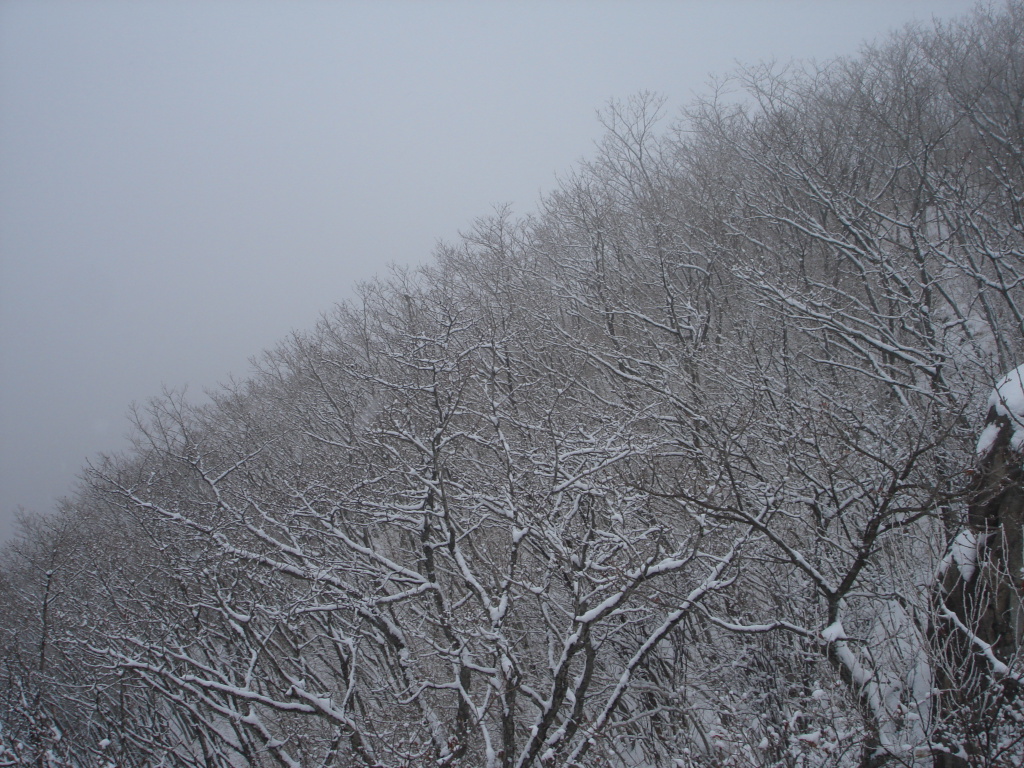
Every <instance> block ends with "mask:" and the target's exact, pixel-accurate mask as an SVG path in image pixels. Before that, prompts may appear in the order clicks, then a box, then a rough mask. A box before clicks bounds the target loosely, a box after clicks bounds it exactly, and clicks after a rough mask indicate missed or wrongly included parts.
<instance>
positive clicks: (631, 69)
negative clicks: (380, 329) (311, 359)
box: [0, 0, 972, 539]
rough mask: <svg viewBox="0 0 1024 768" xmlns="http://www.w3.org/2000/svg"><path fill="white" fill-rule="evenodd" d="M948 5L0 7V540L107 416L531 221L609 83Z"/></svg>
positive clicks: (694, 81) (239, 359) (662, 83)
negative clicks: (444, 247)
mask: <svg viewBox="0 0 1024 768" xmlns="http://www.w3.org/2000/svg"><path fill="white" fill-rule="evenodd" d="M971 6H972V3H970V2H966V1H955V0H930V1H929V2H911V1H907V0H896V1H894V0H888V1H886V2H872V1H870V0H862V1H861V2H856V3H839V2H821V1H820V0H814V1H809V2H714V3H712V2H672V3H668V2H629V3H627V2H566V1H563V2H556V3H547V2H517V3H497V2H492V3H485V2H473V3H469V2H422V3H414V2H375V3H370V2H358V3H357V2H349V3H341V2H338V3H327V2H283V1H282V2H275V3H269V2H268V3H263V2H202V3H187V2H138V3H127V2H123V3H122V2H118V3H106V2H96V1H93V2H89V3H75V2H68V3H62V2H47V3H37V2H25V1H16V0H8V1H7V2H5V3H3V4H0V539H3V538H6V537H9V536H10V535H11V534H12V533H13V531H14V530H15V528H14V525H13V523H12V520H13V519H14V516H15V513H16V512H17V510H18V509H19V508H24V509H26V510H30V511H37V512H46V511H49V510H52V509H53V508H54V506H55V503H56V500H57V499H58V498H59V497H60V496H62V495H66V494H69V493H71V492H73V489H74V485H75V482H76V479H75V478H76V475H77V474H78V473H79V472H80V470H81V468H82V466H83V465H84V464H85V462H87V461H88V460H89V459H90V458H94V457H96V456H97V455H98V454H99V453H101V452H116V451H119V450H123V449H124V448H125V447H126V446H127V444H128V443H127V440H126V437H125V435H126V434H127V432H128V431H129V421H128V419H127V416H126V414H127V412H128V410H129V407H130V405H131V404H132V403H133V402H137V403H144V402H145V401H146V400H147V399H148V398H150V397H152V396H154V395H157V394H159V393H160V392H161V390H162V389H164V388H174V389H177V388H181V387H186V386H187V387H188V388H189V391H190V392H193V393H194V396H196V397H201V396H202V392H203V391H204V390H205V389H209V388H212V387H215V386H216V385H217V383H218V382H222V381H224V380H226V379H227V377H229V376H232V375H233V376H235V377H245V376H246V374H247V371H248V370H249V360H250V359H251V358H252V357H253V356H256V355H258V354H259V353H260V352H261V350H264V349H267V348H270V347H272V346H273V345H274V344H275V343H276V342H277V341H278V340H280V339H282V338H284V337H286V336H287V335H288V334H289V333H290V332H292V331H293V330H295V329H303V328H308V327H310V326H312V325H313V324H314V323H315V322H316V319H317V317H318V315H319V314H320V313H322V312H324V311H326V310H328V309H329V308H330V307H331V306H332V304H333V303H335V302H337V301H339V300H343V299H346V298H348V297H351V296H352V295H353V288H354V287H355V286H356V285H357V284H358V282H359V281H362V280H366V279H369V278H370V277H372V276H373V275H374V274H376V273H379V272H381V271H382V270H384V269H386V268H387V265H389V264H392V263H394V264H397V265H414V264H416V263H419V262H422V261H424V260H426V259H428V258H429V256H430V253H431V251H432V249H433V247H434V246H435V244H436V243H437V241H438V240H439V239H447V240H450V239H453V238H455V237H457V234H458V231H459V230H460V229H466V228H468V227H469V226H470V225H471V223H472V221H473V219H474V218H475V217H478V216H481V215H486V214H488V213H489V212H490V211H492V210H493V208H494V207H495V206H497V205H502V204H505V203H510V204H511V205H512V206H513V208H514V210H515V211H517V212H520V213H528V212H529V211H530V210H531V209H532V208H533V207H534V205H535V204H536V202H537V200H538V198H539V196H540V195H541V194H542V193H543V192H544V191H545V190H550V189H552V188H553V187H554V186H555V185H556V184H557V174H558V173H562V172H566V171H568V170H569V169H570V168H571V166H572V164H573V163H574V162H575V161H577V160H578V159H579V158H583V157H586V156H587V155H588V154H590V152H591V150H592V147H593V144H594V142H595V141H596V140H597V139H598V138H599V136H600V134H601V127H600V124H599V122H598V120H597V118H596V116H595V112H596V110H598V109H599V108H601V107H602V105H603V104H605V103H606V102H607V101H608V99H609V98H627V97H628V96H630V95H631V94H633V93H636V92H637V91H640V90H652V91H657V92H659V93H661V94H663V95H664V96H665V98H666V99H667V105H668V113H669V115H670V116H671V115H674V114H675V113H676V112H677V111H678V109H679V108H680V107H681V106H682V105H684V104H686V103H687V102H688V101H690V100H691V99H692V98H693V97H694V96H695V95H696V94H701V93H707V92H708V85H707V84H708V78H709V75H711V74H724V73H727V72H729V71H731V70H734V69H735V67H736V65H737V63H755V62H758V61H764V60H769V59H776V60H778V61H780V62H783V63H784V62H786V61H788V60H790V59H808V58H814V59H819V60H823V59H828V58H831V57H833V56H836V55H845V54H853V53H856V51H857V50H858V48H859V47H860V45H861V44H862V43H863V42H864V41H865V40H869V39H872V38H878V37H880V36H883V35H884V34H886V32H887V31H889V30H893V29H896V28H898V27H901V26H903V25H904V24H906V23H908V22H912V21H920V22H922V23H931V22H930V19H931V17H932V15H933V14H934V15H935V16H937V17H940V18H942V17H949V16H952V15H958V14H961V13H964V12H965V11H967V10H968V9H969V8H970V7H971Z"/></svg>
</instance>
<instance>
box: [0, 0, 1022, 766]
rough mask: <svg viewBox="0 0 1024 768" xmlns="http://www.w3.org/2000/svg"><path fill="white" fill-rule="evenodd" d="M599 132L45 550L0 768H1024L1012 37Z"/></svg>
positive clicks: (59, 532) (18, 593) (28, 603)
mask: <svg viewBox="0 0 1024 768" xmlns="http://www.w3.org/2000/svg"><path fill="white" fill-rule="evenodd" d="M602 121H603V124H604V127H605V129H606V134H605V138H604V140H603V142H602V143H601V145H600V146H599V149H598V152H597V154H596V156H595V157H594V158H593V159H592V160H590V161H588V162H586V163H582V164H580V165H579V166H578V167H577V168H575V169H574V170H573V171H572V172H571V173H569V174H568V175H566V177H565V178H564V179H563V180H562V182H561V184H560V187H559V189H557V190H556V191H555V192H553V193H551V194H550V195H548V196H546V197H545V198H544V199H543V200H542V202H541V204H540V207H539V210H538V212H537V213H536V214H535V215H533V216H529V217H518V218H517V217H514V216H512V215H511V213H510V212H509V211H507V210H504V209H501V210H498V211H496V212H495V214H494V215H493V216H491V217H488V218H484V219H481V220H479V221H477V222H476V223H475V224H474V225H473V227H472V229H471V230H470V231H469V232H467V233H465V234H464V235H463V236H462V239H461V240H460V242H458V243H453V244H447V245H443V246H441V247H439V248H438V250H437V253H436V257H435V259H434V260H433V262H432V263H431V264H430V265H428V266H426V267H424V268H422V269H420V270H417V271H408V270H394V271H393V272H392V273H391V274H390V275H389V276H387V277H382V278H380V279H377V280H375V281H372V282H370V283H368V284H366V285H364V286H362V288H361V292H360V298H359V300H358V301H355V302H351V303H348V304H344V305H341V306H338V307H336V308H335V309H334V310H333V311H332V312H331V313H330V314H328V315H326V316H325V317H324V318H323V320H322V321H321V322H320V323H319V325H318V326H317V327H316V328H314V329H312V330H310V331H309V332H307V333H302V334H296V335H295V336H293V337H292V338H291V339H289V340H287V341H286V342H284V343H282V344H281V345H280V346H279V347H277V348H276V349H274V350H271V351H269V352H267V353H266V354H265V355H264V356H263V357H262V358H261V359H260V360H259V361H258V365H257V370H256V372H255V374H254V376H253V377H252V378H251V379H250V380H248V381H245V382H240V383H235V384H233V385H231V386H230V387H226V388H225V389H223V390H222V391H220V392H218V393H215V394H214V395H213V397H212V402H211V403H210V404H208V405H205V406H201V407H200V406H196V405H193V404H191V403H189V401H188V400H187V399H186V398H185V397H184V396H183V395H182V394H179V393H167V394H165V395H164V396H162V397H160V398H157V399H154V400H153V401H152V402H151V403H150V404H149V405H148V406H147V407H145V408H142V409H139V410H138V411H137V412H136V413H135V442H134V444H133V447H132V448H131V450H129V451H128V452H126V453H125V454H124V455H122V456H111V457H104V458H101V459H99V460H97V461H96V462H95V463H94V464H93V465H91V466H90V467H88V468H87V469H86V471H85V474H84V477H83V483H82V486H81V489H80V491H79V492H78V493H77V494H76V495H75V496H74V497H72V498H70V499H68V500H67V501H66V502H65V503H64V505H63V507H62V508H61V509H60V510H59V511H58V512H57V513H56V514H55V515H52V516H49V517H45V518H37V519H31V520H27V521H26V523H25V527H24V532H23V534H22V536H21V537H20V538H19V539H18V540H17V541H16V542H14V543H12V544H11V545H9V546H7V547H6V548H5V549H4V550H3V551H2V553H0V616H3V620H2V621H0V766H14V765H38V766H40V767H41V768H42V767H44V766H53V767H54V768H56V767H57V766H60V767H61V768H63V767H65V766H68V767H70V766H94V765H95V766H108V765H110V766H125V767H127V766H138V767H139V768H141V767H143V766H146V767H147V768H149V767H155V766H174V767H175V768H193V767H196V768H198V766H206V767H212V766H218V767H223V768H228V767H233V766H243V765H245V766H263V765H268V766H270V765H280V766H324V767H325V768H326V767H327V766H353V765H364V766H373V767H374V768H425V766H428V765H429V766H487V767H488V768H499V767H500V768H548V767H549V766H552V767H553V766H564V767H565V768H569V767H570V766H607V767H608V768H620V767H621V768H626V767H627V766H629V767H635V768H640V767H641V766H645V767H646V766H652V767H653V766H658V767H659V768H661V767H662V766H664V767H665V768H669V767H670V768H712V767H714V768H729V767H735V768H749V767H750V766H758V767H759V768H811V766H815V767H817V766H821V767H822V768H825V767H826V766H833V767H835V768H840V767H842V768H846V767H850V768H853V767H854V766H856V767H857V768H881V767H882V766H934V768H964V767H965V766H970V767H971V768H975V767H977V768H981V767H982V766H984V767H985V768H1008V767H1009V766H1018V765H1020V764H1022V762H1024V697H1022V693H1021V690H1020V689H1021V681H1022V675H1024V658H1022V654H1024V651H1022V640H1024V608H1022V602H1021V600H1022V594H1024V570H1022V568H1024V562H1022V554H1021V553H1022V547H1024V544H1022V534H1021V529H1022V514H1024V513H1022V510H1024V491H1022V488H1021V460H1022V456H1021V453H1022V447H1024V438H1022V439H1021V440H1018V439H1017V432H1016V429H1017V427H1018V426H1019V425H1020V424H1021V423H1024V392H1022V393H1021V396H1020V399H1019V400H1020V402H1018V400H1017V399H1016V396H1015V394H1014V393H1015V392H1016V391H1017V390H1015V389H1014V388H1013V381H1012V375H1011V376H1010V377H1007V378H1003V379H1001V378H1000V377H1002V376H1003V374H1005V373H1006V372H1007V371H1011V370H1012V369H1014V368H1015V366H1017V365H1018V364H1019V363H1021V362H1024V216H1022V213H1024V210H1022V203H1024V3H1022V2H1019V0H1013V1H1011V2H1007V3H1006V4H1004V5H1000V6H997V7H988V6H980V7H979V8H978V9H977V10H976V11H975V12H974V13H972V14H971V15H969V16H967V17H966V18H964V19H962V20H960V21H957V22H955V23H950V24H947V25H940V24H936V25H935V26H934V27H933V28H931V29H923V28H908V29H906V30H904V31H903V32H901V33H899V34H897V35H894V36H893V37H892V38H891V39H889V40H887V41H886V42H884V43H881V44H878V45H876V46H872V47H867V48H865V49H864V51H863V53H862V54H861V55H860V56H859V57H857V58H853V59H840V60H837V61H834V62H831V63H829V64H827V65H824V66H821V67H818V68H806V69H795V68H794V69H789V70H786V71H777V70H776V69H774V68H773V67H770V66H757V67H752V68H749V69H746V70H743V71H740V72H739V73H737V74H736V75H734V76H733V77H732V78H730V79H729V80H728V81H725V82H724V83H723V87H722V88H721V89H720V90H719V91H718V92H717V93H715V94H713V95H712V96H710V97H708V98H707V99H704V100H702V101H698V102H695V103H693V104H692V105H690V106H689V107H688V108H687V109H686V110H685V111H684V112H683V113H682V114H681V115H680V117H679V118H678V119H677V120H676V121H675V122H672V123H669V124H668V125H666V123H667V122H668V121H667V120H666V117H665V115H664V102H663V100H661V99H660V98H658V97H656V96H654V95H651V94H639V95H637V96H635V97H633V98H631V99H629V100H627V101H625V102H613V103H611V104H610V105H609V106H608V107H607V108H606V110H605V111H604V113H603V114H602ZM1018 370H1019V369H1018ZM1019 378H1020V376H1019V373H1018V377H1017V387H1018V389H1019V388H1020V387H1019V384H1020V382H1019ZM1007 382H1009V383H1007ZM997 383H998V386H997V388H996V393H995V395H992V398H994V399H990V403H989V405H990V406H991V407H990V410H989V413H988V417H987V421H985V422H983V419H982V416H983V415H984V412H983V405H984V403H985V399H986V398H989V397H990V394H991V393H992V391H993V386H994V385H997ZM983 430H984V431H983ZM1021 434H1024V433H1021ZM979 435H980V437H981V443H979Z"/></svg>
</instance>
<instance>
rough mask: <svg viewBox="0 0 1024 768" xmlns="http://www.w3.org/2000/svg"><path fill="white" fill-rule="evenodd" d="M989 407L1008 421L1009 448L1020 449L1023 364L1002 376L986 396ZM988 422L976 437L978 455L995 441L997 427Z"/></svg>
mask: <svg viewBox="0 0 1024 768" xmlns="http://www.w3.org/2000/svg"><path fill="white" fill-rule="evenodd" d="M988 405H989V408H990V409H992V408H994V409H995V412H996V414H997V415H999V416H1005V417H1006V419H1007V420H1008V421H1009V422H1010V430H1011V431H1010V448H1011V449H1013V450H1014V451H1020V450H1021V449H1022V448H1024V365H1021V366H1018V367H1017V368H1014V369H1013V370H1012V371H1010V372H1009V373H1008V374H1006V375H1005V376H1003V378H1002V379H1000V380H999V382H998V383H997V384H996V387H995V389H994V390H992V394H991V395H990V396H989V398H988ZM992 427H996V425H995V424H989V425H988V426H987V427H985V429H984V431H983V432H982V433H981V437H979V438H978V455H979V456H982V457H984V456H985V455H986V454H987V453H988V452H989V451H991V450H992V446H993V444H994V443H995V440H996V437H997V436H998V434H999V428H998V427H996V429H995V432H994V433H993V432H992Z"/></svg>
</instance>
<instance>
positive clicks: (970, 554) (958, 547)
mask: <svg viewBox="0 0 1024 768" xmlns="http://www.w3.org/2000/svg"><path fill="white" fill-rule="evenodd" d="M950 553H951V554H952V555H953V562H954V563H956V567H957V570H959V571H960V575H961V576H963V579H964V581H970V580H971V578H972V577H973V576H974V571H975V569H976V568H977V565H978V535H977V534H976V533H975V532H974V531H970V530H967V531H961V532H960V535H959V536H957V537H956V538H955V539H953V544H952V546H950Z"/></svg>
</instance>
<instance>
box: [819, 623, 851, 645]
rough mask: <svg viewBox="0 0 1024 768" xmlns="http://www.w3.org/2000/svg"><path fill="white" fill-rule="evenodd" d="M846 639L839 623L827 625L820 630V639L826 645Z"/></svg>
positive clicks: (844, 631)
mask: <svg viewBox="0 0 1024 768" xmlns="http://www.w3.org/2000/svg"><path fill="white" fill-rule="evenodd" d="M846 637H847V634H846V630H845V629H843V624H842V622H839V621H837V622H835V623H834V624H829V625H828V626H827V627H825V628H824V629H823V630H821V639H822V640H824V641H825V642H826V643H834V642H835V641H836V640H844V639H846Z"/></svg>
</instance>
